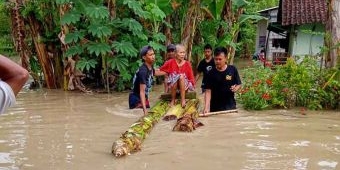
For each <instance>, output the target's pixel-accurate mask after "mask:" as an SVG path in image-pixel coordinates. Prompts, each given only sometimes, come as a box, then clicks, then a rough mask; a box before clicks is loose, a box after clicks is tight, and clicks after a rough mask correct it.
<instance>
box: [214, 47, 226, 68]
mask: <svg viewBox="0 0 340 170" xmlns="http://www.w3.org/2000/svg"><path fill="white" fill-rule="evenodd" d="M227 54H228V50H227V49H226V48H224V47H217V48H215V51H214V56H215V57H214V61H215V65H216V68H217V69H222V68H223V67H224V66H225V65H226V63H227Z"/></svg>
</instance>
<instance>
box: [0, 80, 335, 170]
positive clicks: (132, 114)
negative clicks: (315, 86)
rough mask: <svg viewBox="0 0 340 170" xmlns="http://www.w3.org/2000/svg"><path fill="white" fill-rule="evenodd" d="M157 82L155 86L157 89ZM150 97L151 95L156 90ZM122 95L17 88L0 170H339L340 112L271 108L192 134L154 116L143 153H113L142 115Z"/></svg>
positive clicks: (208, 121) (0, 138)
mask: <svg viewBox="0 0 340 170" xmlns="http://www.w3.org/2000/svg"><path fill="white" fill-rule="evenodd" d="M161 88H162V87H161V86H156V87H155V91H158V92H160V91H161ZM152 94H153V95H152V99H151V101H155V100H156V95H158V94H159V93H158V94H157V93H156V92H155V93H152ZM127 96H128V95H127V93H115V94H109V95H107V94H83V93H77V92H64V91H61V90H38V91H23V92H21V93H20V94H19V96H18V102H17V105H16V106H15V107H13V108H10V109H9V110H8V111H7V112H6V114H4V115H1V116H0V169H1V170H7V169H8V170H16V169H25V170H48V169H51V170H73V169H74V170H93V169H96V170H102V169H103V170H106V169H108V170H109V169H110V170H112V169H114V170H125V169H126V170H139V169H151V170H158V169H162V170H173V169H202V170H205V169H207V170H210V169H215V170H219V169H220V170H225V169H298V170H303V169H340V165H339V164H340V113H339V112H336V111H333V112H308V111H307V112H306V113H307V114H306V115H301V114H300V113H299V110H271V111H262V112H248V111H245V110H242V109H240V111H239V113H236V114H235V113H234V114H229V115H218V116H213V117H208V118H201V119H200V120H201V121H202V122H203V123H204V124H205V126H204V127H200V128H199V129H197V130H196V131H194V132H193V133H179V132H172V131H171V129H172V127H173V125H174V122H173V121H172V122H165V121H160V122H159V123H158V124H157V125H156V126H155V127H154V129H153V130H152V131H151V133H150V134H149V136H148V137H147V138H146V139H145V141H144V142H143V145H142V151H140V152H137V153H134V154H131V155H129V156H127V157H124V158H121V159H116V158H114V157H113V156H112V155H111V153H110V152H111V146H112V143H113V142H114V141H115V140H116V139H117V138H118V137H119V136H120V134H121V133H123V132H124V131H125V130H127V128H128V127H129V126H130V125H131V124H132V123H133V122H135V121H136V120H137V119H138V117H140V116H141V115H142V111H141V110H129V109H128V108H127V106H128V105H127Z"/></svg>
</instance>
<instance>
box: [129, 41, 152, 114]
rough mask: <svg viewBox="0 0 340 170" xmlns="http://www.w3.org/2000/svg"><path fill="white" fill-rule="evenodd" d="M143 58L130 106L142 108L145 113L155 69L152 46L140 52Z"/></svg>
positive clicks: (136, 76)
mask: <svg viewBox="0 0 340 170" xmlns="http://www.w3.org/2000/svg"><path fill="white" fill-rule="evenodd" d="M139 55H140V56H141V58H142V60H143V65H142V66H140V67H139V69H138V70H137V72H136V74H135V75H134V78H133V87H132V92H131V93H130V95H129V108H130V109H133V108H142V109H143V112H144V115H146V114H147V110H146V108H150V105H149V100H148V98H149V92H150V90H151V87H152V82H153V76H154V74H155V69H154V68H153V64H154V62H155V52H154V50H153V48H152V47H151V46H144V47H143V48H142V49H141V51H140V54H139Z"/></svg>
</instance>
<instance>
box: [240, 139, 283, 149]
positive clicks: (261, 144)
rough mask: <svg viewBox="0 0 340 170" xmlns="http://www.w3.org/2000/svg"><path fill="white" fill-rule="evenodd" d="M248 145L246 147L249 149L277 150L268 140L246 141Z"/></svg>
mask: <svg viewBox="0 0 340 170" xmlns="http://www.w3.org/2000/svg"><path fill="white" fill-rule="evenodd" d="M248 141H250V143H247V144H246V146H247V147H250V148H257V149H259V150H268V151H270V150H277V147H276V144H275V143H274V142H272V141H269V140H258V139H248Z"/></svg>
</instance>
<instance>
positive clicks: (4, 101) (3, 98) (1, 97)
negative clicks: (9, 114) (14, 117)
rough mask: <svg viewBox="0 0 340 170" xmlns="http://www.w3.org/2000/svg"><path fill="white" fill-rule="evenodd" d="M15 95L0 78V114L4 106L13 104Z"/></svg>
mask: <svg viewBox="0 0 340 170" xmlns="http://www.w3.org/2000/svg"><path fill="white" fill-rule="evenodd" d="M15 101H16V100H15V95H14V92H13V90H12V88H11V87H10V86H9V85H8V84H7V83H6V82H3V81H1V80H0V114H2V113H4V112H5V110H6V108H8V107H10V106H13V105H14V104H15Z"/></svg>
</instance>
